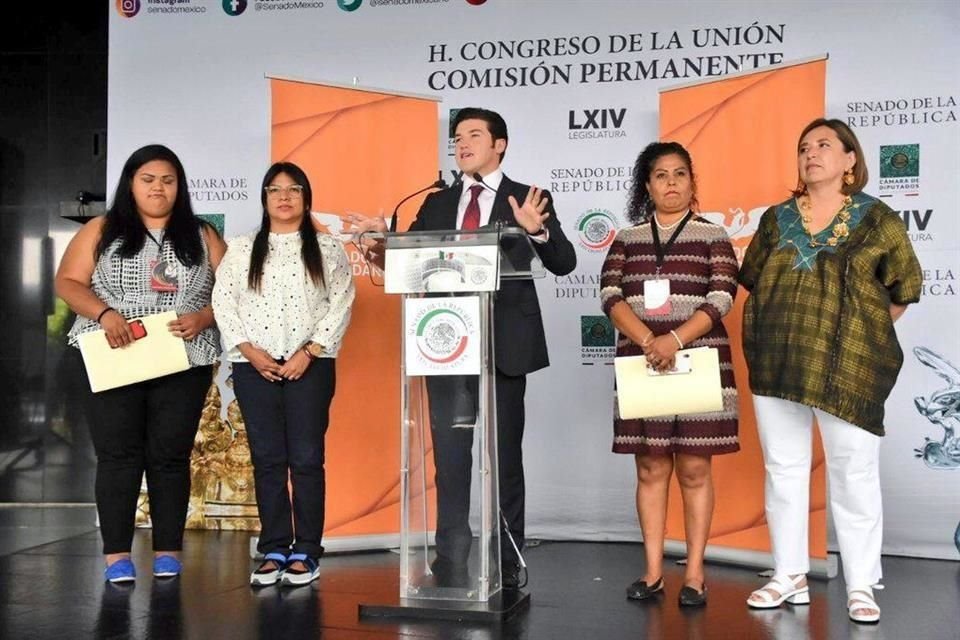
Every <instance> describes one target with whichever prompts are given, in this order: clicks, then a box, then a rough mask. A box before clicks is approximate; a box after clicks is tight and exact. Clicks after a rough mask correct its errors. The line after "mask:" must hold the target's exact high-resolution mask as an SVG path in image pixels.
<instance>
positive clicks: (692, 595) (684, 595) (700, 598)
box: [680, 585, 707, 607]
mask: <svg viewBox="0 0 960 640" xmlns="http://www.w3.org/2000/svg"><path fill="white" fill-rule="evenodd" d="M705 604H707V585H703V591H697V590H696V589H694V588H693V587H684V588H682V589H680V606H681V607H702V606H703V605H705Z"/></svg>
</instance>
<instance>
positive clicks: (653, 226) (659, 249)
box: [650, 211, 691, 275]
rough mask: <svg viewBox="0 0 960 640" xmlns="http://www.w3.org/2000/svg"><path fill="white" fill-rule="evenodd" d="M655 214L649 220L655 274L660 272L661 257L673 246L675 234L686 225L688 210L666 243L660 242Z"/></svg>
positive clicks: (688, 215) (665, 255) (688, 218)
mask: <svg viewBox="0 0 960 640" xmlns="http://www.w3.org/2000/svg"><path fill="white" fill-rule="evenodd" d="M656 215H657V214H655V213H654V214H653V216H652V217H653V220H651V221H650V230H651V232H652V233H653V250H654V252H655V253H656V254H657V275H659V274H660V267H662V266H663V259H664V258H666V257H667V253H668V252H669V251H670V247H672V246H673V241H674V240H676V239H677V236H678V235H680V232H681V231H683V228H684V227H685V226H687V222H688V221H689V220H690V217H691V216H690V212H689V211H688V212H687V213H686V214H685V215H684V216H683V220H682V221H681V222H680V224H679V225H678V226H677V230H676V231H674V232H673V235H671V236H670V239H669V240H667V244H665V245H661V244H660V233H659V231H657V218H656Z"/></svg>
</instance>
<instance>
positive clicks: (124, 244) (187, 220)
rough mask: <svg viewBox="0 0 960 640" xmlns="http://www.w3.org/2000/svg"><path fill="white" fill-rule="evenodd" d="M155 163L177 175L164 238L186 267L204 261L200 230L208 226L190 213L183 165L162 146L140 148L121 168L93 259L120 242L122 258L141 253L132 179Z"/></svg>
mask: <svg viewBox="0 0 960 640" xmlns="http://www.w3.org/2000/svg"><path fill="white" fill-rule="evenodd" d="M154 160H163V161H165V162H169V163H170V165H171V166H172V167H173V170H174V172H175V173H176V174H177V196H176V198H175V199H174V201H173V209H172V211H171V214H170V220H169V221H168V222H167V226H166V230H165V231H164V238H167V239H169V240H170V242H171V243H172V244H173V251H174V253H175V254H176V256H177V260H179V261H180V262H181V263H183V264H184V265H186V266H188V267H193V266H196V265H198V264H200V263H201V262H202V261H203V255H204V254H203V241H202V240H201V239H200V235H199V229H200V227H201V226H208V225H206V223H204V222H203V221H201V220H200V218H197V217H196V216H195V215H194V213H193V207H192V206H191V205H190V190H189V185H188V184H187V174H186V172H185V171H184V169H183V163H182V162H180V158H178V157H177V154H175V153H174V152H173V151H171V150H170V149H169V148H167V147H165V146H163V145H162V144H148V145H146V146H144V147H140V148H139V149H137V150H136V151H134V152H133V153H132V154H130V157H129V158H127V161H126V162H125V163H124V164H123V169H122V170H121V171H120V179H119V180H118V181H117V189H116V191H115V192H114V195H113V201H112V202H111V204H110V208H109V209H107V215H106V216H105V217H104V224H103V229H102V230H101V232H100V240H99V242H98V243H97V249H96V253H95V255H96V257H97V258H98V259H99V257H100V256H102V255H103V254H104V252H106V250H107V249H108V248H109V247H110V245H111V244H112V243H113V242H114V241H116V240H117V239H120V240H121V243H120V248H119V250H118V251H119V254H120V255H121V256H122V257H124V258H132V257H133V256H135V255H137V254H138V253H140V251H141V250H142V249H143V243H144V242H145V241H146V237H147V227H146V225H144V224H143V220H142V219H141V218H140V214H139V212H138V211H137V203H136V201H135V200H134V198H133V187H132V185H133V177H134V176H135V175H136V173H137V171H139V170H140V167H142V166H143V165H145V164H147V163H148V162H153V161H154Z"/></svg>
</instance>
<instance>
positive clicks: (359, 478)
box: [270, 79, 439, 537]
mask: <svg viewBox="0 0 960 640" xmlns="http://www.w3.org/2000/svg"><path fill="white" fill-rule="evenodd" d="M270 87H271V95H272V112H271V114H272V115H271V149H270V157H271V160H272V161H274V162H276V161H280V160H284V161H289V162H294V163H296V164H297V165H299V166H300V167H301V168H303V170H304V171H306V173H307V175H308V176H309V178H310V183H311V186H312V187H313V212H314V217H315V218H316V219H318V220H319V221H320V222H321V223H323V224H325V225H326V226H327V227H328V228H329V230H330V232H331V233H334V234H337V233H338V232H341V231H343V232H349V224H348V223H346V221H345V220H344V219H343V217H344V216H345V215H346V214H347V213H349V212H359V213H363V214H364V215H368V216H369V215H384V216H387V217H389V216H390V214H391V213H392V212H393V207H394V206H396V203H397V202H399V201H400V200H401V199H402V198H403V197H404V196H406V195H408V194H410V193H411V192H413V191H416V190H417V189H420V188H422V187H424V186H426V185H428V184H430V183H431V182H433V181H434V180H436V179H437V175H438V168H439V160H438V157H439V152H438V148H437V140H438V135H439V130H438V126H439V118H438V114H437V103H436V102H435V101H434V100H431V99H429V98H419V97H410V96H401V95H393V94H390V93H385V92H378V91H371V90H366V89H359V88H346V87H336V86H328V85H322V84H314V83H309V82H301V81H293V80H283V79H272V80H271V81H270ZM420 202H422V198H419V199H417V198H415V199H413V200H410V201H408V202H407V203H405V204H404V206H403V211H402V212H401V218H400V223H399V225H398V227H397V228H398V229H406V228H407V226H409V221H410V220H411V219H412V218H413V215H414V214H415V213H416V211H417V208H418V207H419V205H420ZM344 248H345V249H346V251H347V254H348V255H349V256H350V262H351V265H352V266H353V270H354V280H355V282H356V286H357V298H356V301H355V302H354V305H353V318H352V320H351V322H350V329H349V330H348V331H347V336H346V339H345V340H344V344H343V348H342V350H341V351H340V356H339V357H338V358H337V390H336V396H335V397H334V401H333V407H332V409H331V413H330V429H329V431H328V432H327V442H326V469H327V509H326V527H325V532H326V534H328V535H330V536H334V537H337V536H362V535H384V534H396V533H398V532H399V525H400V503H399V499H400V487H399V478H400V469H399V463H400V454H399V451H400V424H399V421H400V360H399V358H400V301H399V299H398V298H396V297H393V296H386V295H384V293H383V288H382V287H379V286H375V285H374V284H373V283H372V281H371V279H370V277H369V273H368V271H367V270H366V266H365V263H364V262H363V259H362V257H361V255H360V252H359V251H358V250H357V248H356V247H355V246H354V245H353V244H351V243H347V244H345V246H344ZM377 282H379V283H382V278H380V279H378V280H377ZM428 475H429V477H430V478H431V479H432V478H433V473H432V470H431V471H430V472H429V474H428Z"/></svg>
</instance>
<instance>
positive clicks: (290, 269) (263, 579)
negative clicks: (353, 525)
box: [213, 162, 354, 586]
mask: <svg viewBox="0 0 960 640" xmlns="http://www.w3.org/2000/svg"><path fill="white" fill-rule="evenodd" d="M312 199H313V192H312V191H311V189H310V181H309V180H308V179H307V176H306V174H305V173H304V172H303V170H302V169H300V167H298V166H297V165H295V164H292V163H289V162H278V163H275V164H274V165H273V166H271V167H270V169H268V170H267V173H266V175H265V176H264V179H263V189H262V191H261V192H260V202H261V204H262V205H263V217H262V222H261V224H260V229H259V230H258V231H255V232H253V233H249V234H246V235H243V236H240V237H237V238H234V239H232V240H231V241H230V247H229V248H228V249H227V254H226V256H224V258H223V263H222V264H221V265H220V269H219V270H218V271H217V284H216V287H215V288H214V291H213V306H214V310H215V312H216V316H217V323H218V325H219V326H220V331H221V333H222V334H223V343H224V347H225V351H226V354H227V359H228V360H229V361H230V362H232V363H233V385H234V391H235V392H236V395H237V401H238V402H239V403H240V411H241V412H242V413H243V418H244V422H245V423H246V427H247V437H248V439H249V441H250V454H251V458H252V459H253V475H254V483H255V486H256V492H257V510H258V513H259V515H260V525H261V529H260V540H259V544H258V549H259V551H260V552H261V553H262V554H263V555H264V561H263V562H262V563H261V565H260V566H259V567H258V568H257V569H256V570H255V571H254V572H253V573H252V574H251V576H250V583H251V584H253V585H255V586H266V585H272V584H276V583H277V582H278V581H282V583H283V584H286V585H290V586H300V585H306V584H309V583H310V582H312V581H313V580H315V579H316V578H317V576H318V575H319V560H320V557H321V555H323V546H322V545H321V540H322V537H323V521H324V499H325V493H326V481H325V474H324V467H323V464H324V437H325V434H326V431H327V425H328V418H329V411H330V403H331V402H332V401H333V394H334V390H335V388H336V368H335V364H336V357H337V353H338V351H339V350H340V343H341V341H342V340H343V335H344V333H345V332H346V330H347V325H348V324H349V322H350V306H351V304H352V303H353V298H354V287H353V273H352V270H351V268H350V263H349V261H348V259H347V255H346V253H345V252H344V250H343V245H342V244H341V243H340V242H339V241H338V240H336V239H335V238H333V237H332V236H329V235H327V234H324V233H317V232H316V231H314V229H313V225H312V221H311V216H310V206H311V204H312ZM288 478H289V479H290V481H291V483H292V484H293V498H292V502H293V512H292V514H291V508H290V504H291V497H290V493H289V491H288V488H287V479H288Z"/></svg>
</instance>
